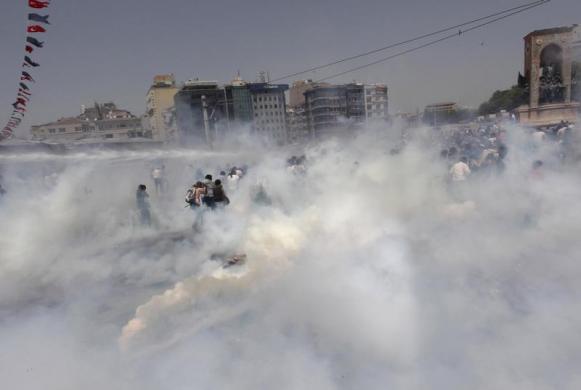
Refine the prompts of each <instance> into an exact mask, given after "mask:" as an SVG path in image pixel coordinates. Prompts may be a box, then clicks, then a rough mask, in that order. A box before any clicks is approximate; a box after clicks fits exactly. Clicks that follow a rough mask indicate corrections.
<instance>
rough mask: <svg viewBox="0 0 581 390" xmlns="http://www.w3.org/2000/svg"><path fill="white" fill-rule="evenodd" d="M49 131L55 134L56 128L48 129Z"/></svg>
mask: <svg viewBox="0 0 581 390" xmlns="http://www.w3.org/2000/svg"><path fill="white" fill-rule="evenodd" d="M48 132H49V133H50V134H54V133H56V129H48Z"/></svg>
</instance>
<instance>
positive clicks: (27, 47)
mask: <svg viewBox="0 0 581 390" xmlns="http://www.w3.org/2000/svg"><path fill="white" fill-rule="evenodd" d="M33 51H34V48H33V47H32V46H28V45H26V52H27V53H32V52H33Z"/></svg>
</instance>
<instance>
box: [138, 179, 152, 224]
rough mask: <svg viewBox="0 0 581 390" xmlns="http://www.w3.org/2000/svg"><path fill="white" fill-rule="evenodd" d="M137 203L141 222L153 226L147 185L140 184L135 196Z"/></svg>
mask: <svg viewBox="0 0 581 390" xmlns="http://www.w3.org/2000/svg"><path fill="white" fill-rule="evenodd" d="M135 197H136V201H137V209H138V210H139V215H140V221H141V224H143V225H148V226H149V225H151V212H150V210H149V208H150V206H149V194H148V193H147V187H146V186H145V184H140V185H139V186H138V187H137V192H136V194H135Z"/></svg>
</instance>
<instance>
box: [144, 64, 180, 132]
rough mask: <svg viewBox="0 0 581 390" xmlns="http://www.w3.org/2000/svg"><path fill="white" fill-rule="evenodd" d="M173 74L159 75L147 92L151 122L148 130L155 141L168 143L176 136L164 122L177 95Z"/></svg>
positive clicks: (149, 119) (147, 106)
mask: <svg viewBox="0 0 581 390" xmlns="http://www.w3.org/2000/svg"><path fill="white" fill-rule="evenodd" d="M177 91H178V88H177V86H176V82H175V78H174V75H173V74H167V75H157V76H155V77H154V79H153V84H152V85H151V87H150V88H149V90H148V91H147V98H146V114H147V118H148V121H149V125H148V128H149V129H150V130H151V131H152V135H153V139H155V140H159V141H168V140H171V139H173V138H174V137H175V136H176V134H175V133H174V132H172V131H171V128H168V127H167V126H166V124H165V121H164V113H165V112H166V111H167V110H169V109H171V108H172V107H173V106H174V96H175V94H176V93H177Z"/></svg>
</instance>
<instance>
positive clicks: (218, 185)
mask: <svg viewBox="0 0 581 390" xmlns="http://www.w3.org/2000/svg"><path fill="white" fill-rule="evenodd" d="M214 204H216V205H218V206H226V205H229V204H230V199H228V197H227V196H226V193H225V192H224V187H222V180H220V179H218V180H216V181H215V182H214Z"/></svg>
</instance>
